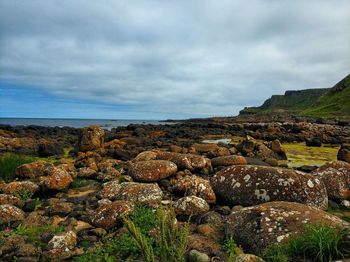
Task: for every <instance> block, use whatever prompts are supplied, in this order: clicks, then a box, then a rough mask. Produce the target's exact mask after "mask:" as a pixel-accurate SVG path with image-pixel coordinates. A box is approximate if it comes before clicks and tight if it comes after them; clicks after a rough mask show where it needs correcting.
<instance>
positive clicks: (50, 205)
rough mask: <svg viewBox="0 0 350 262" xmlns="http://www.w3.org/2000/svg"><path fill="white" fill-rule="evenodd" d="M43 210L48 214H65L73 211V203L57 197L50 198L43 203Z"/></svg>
mask: <svg viewBox="0 0 350 262" xmlns="http://www.w3.org/2000/svg"><path fill="white" fill-rule="evenodd" d="M45 211H46V212H47V214H48V215H50V216H54V215H59V216H65V215H68V214H69V213H71V212H72V211H73V203H69V202H65V201H63V200H61V199H58V198H50V199H48V201H47V203H46V205H45Z"/></svg>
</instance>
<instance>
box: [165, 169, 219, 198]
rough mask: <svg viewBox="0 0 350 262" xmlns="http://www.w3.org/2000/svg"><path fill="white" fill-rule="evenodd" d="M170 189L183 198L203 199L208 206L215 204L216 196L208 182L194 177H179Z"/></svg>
mask: <svg viewBox="0 0 350 262" xmlns="http://www.w3.org/2000/svg"><path fill="white" fill-rule="evenodd" d="M171 189H172V190H173V191H175V192H181V193H183V194H185V196H197V197H200V198H203V199H204V200H205V201H207V202H208V203H209V204H214V203H215V202H216V196H215V193H214V191H213V189H212V187H211V185H210V182H209V181H208V180H205V179H203V178H201V177H198V176H195V175H191V176H189V175H187V176H183V177H182V176H181V177H179V178H178V179H177V180H176V181H175V184H174V185H173V186H172V188H171Z"/></svg>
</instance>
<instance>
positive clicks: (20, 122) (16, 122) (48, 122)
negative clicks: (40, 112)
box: [0, 118, 165, 130]
mask: <svg viewBox="0 0 350 262" xmlns="http://www.w3.org/2000/svg"><path fill="white" fill-rule="evenodd" d="M130 124H144V125H146V124H154V125H159V124H165V122H162V121H158V120H126V119H60V118H0V125H11V126H29V125H36V126H51V127H55V126H58V127H64V126H68V127H75V128H82V127H86V126H90V125H98V126H100V127H102V128H104V129H108V130H111V129H112V128H113V127H118V126H128V125H130Z"/></svg>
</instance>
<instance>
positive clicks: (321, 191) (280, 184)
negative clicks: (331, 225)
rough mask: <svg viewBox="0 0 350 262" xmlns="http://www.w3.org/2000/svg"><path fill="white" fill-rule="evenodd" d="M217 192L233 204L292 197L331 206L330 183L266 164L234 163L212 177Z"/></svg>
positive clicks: (285, 199) (319, 205)
mask: <svg viewBox="0 0 350 262" xmlns="http://www.w3.org/2000/svg"><path fill="white" fill-rule="evenodd" d="M211 182H212V186H213V189H214V191H215V193H216V194H217V195H218V196H220V197H222V198H223V199H224V200H225V201H227V202H228V203H230V204H231V205H243V206H252V205H257V204H260V203H264V202H269V201H291V202H299V203H304V204H307V205H309V206H313V207H317V208H321V209H327V207H328V196H327V191H326V187H325V185H324V184H323V182H322V181H320V180H319V179H318V178H316V177H315V176H312V175H309V174H305V173H302V172H296V171H294V170H290V169H284V168H275V167H265V166H249V165H247V166H231V167H227V168H224V169H222V170H220V171H219V172H218V173H216V174H215V176H214V177H213V178H212V180H211Z"/></svg>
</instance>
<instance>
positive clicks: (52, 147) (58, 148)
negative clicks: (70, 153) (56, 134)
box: [38, 139, 63, 157]
mask: <svg viewBox="0 0 350 262" xmlns="http://www.w3.org/2000/svg"><path fill="white" fill-rule="evenodd" d="M62 154H63V147H62V145H60V144H59V143H57V142H56V141H48V140H46V139H40V140H39V143H38V155H39V156H40V157H48V156H55V155H56V156H58V155H62Z"/></svg>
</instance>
